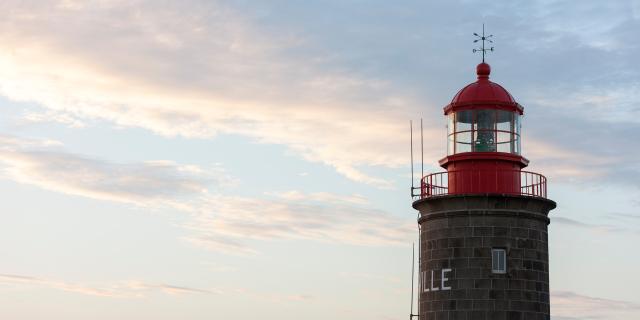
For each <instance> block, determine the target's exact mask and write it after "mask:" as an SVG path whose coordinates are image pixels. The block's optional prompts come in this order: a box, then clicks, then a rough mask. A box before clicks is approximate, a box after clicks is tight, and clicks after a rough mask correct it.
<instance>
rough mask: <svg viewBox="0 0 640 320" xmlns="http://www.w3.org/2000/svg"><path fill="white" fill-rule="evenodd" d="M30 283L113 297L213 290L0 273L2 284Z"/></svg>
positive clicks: (84, 293)
mask: <svg viewBox="0 0 640 320" xmlns="http://www.w3.org/2000/svg"><path fill="white" fill-rule="evenodd" d="M2 284H4V285H28V286H39V287H46V288H51V289H56V290H62V291H67V292H73V293H78V294H83V295H89V296H99V297H111V298H144V297H146V296H147V295H148V294H152V293H158V292H162V293H166V294H202V293H205V294H211V293H215V291H212V290H203V289H196V288H189V287H183V286H175V285H169V284H149V283H144V282H141V281H125V282H121V283H117V284H111V285H96V286H93V285H85V284H77V283H71V282H65V281H59V280H50V279H43V278H36V277H31V276H24V275H15V274H0V285H2Z"/></svg>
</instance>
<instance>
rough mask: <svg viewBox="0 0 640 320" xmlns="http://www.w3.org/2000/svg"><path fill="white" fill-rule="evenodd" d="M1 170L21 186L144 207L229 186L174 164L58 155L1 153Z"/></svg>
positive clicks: (213, 175)
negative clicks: (25, 185)
mask: <svg viewBox="0 0 640 320" xmlns="http://www.w3.org/2000/svg"><path fill="white" fill-rule="evenodd" d="M0 165H1V167H2V172H3V173H4V175H5V176H6V177H8V178H10V179H13V180H15V181H17V182H20V183H26V184H32V185H36V186H39V187H41V188H45V189H49V190H53V191H56V192H61V193H67V194H73V195H80V196H85V197H89V198H94V199H101V200H110V201H117V202H125V203H133V204H136V205H140V206H153V204H154V202H155V201H158V200H160V201H162V202H163V203H164V202H168V201H171V200H178V199H180V198H181V197H184V196H192V195H193V194H206V193H207V192H208V190H215V188H216V187H219V186H221V185H223V184H224V183H226V182H227V180H226V177H225V174H224V173H223V172H222V170H221V169H219V168H211V169H208V170H205V169H202V168H200V167H197V166H192V165H178V164H176V163H174V162H171V161H148V162H143V163H129V164H124V163H123V164H119V163H110V162H106V161H101V160H97V159H91V158H85V157H82V156H78V155H75V154H71V153H66V152H57V151H27V150H0ZM176 205H178V203H176Z"/></svg>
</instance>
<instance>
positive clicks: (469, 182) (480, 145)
mask: <svg viewBox="0 0 640 320" xmlns="http://www.w3.org/2000/svg"><path fill="white" fill-rule="evenodd" d="M490 73H491V67H489V65H488V64H486V63H481V64H479V65H478V67H477V75H478V80H477V81H476V82H474V83H471V84H469V85H467V86H466V87H464V88H463V89H462V90H460V91H459V92H458V93H457V94H456V95H455V96H454V97H453V100H452V101H451V103H450V104H449V105H447V106H446V107H445V108H444V113H445V115H447V116H448V117H449V125H448V127H449V130H448V131H449V133H448V140H449V145H448V152H447V154H448V155H447V156H446V157H444V158H443V159H442V160H440V161H439V162H440V166H442V167H443V168H444V169H446V170H447V172H439V173H433V174H429V175H426V176H424V177H423V178H422V179H421V185H420V194H419V195H416V196H419V197H420V198H428V197H433V196H439V195H460V194H484V193H494V194H512V195H523V196H532V197H543V198H546V196H547V179H546V178H545V177H544V176H543V175H541V174H538V173H533V172H527V171H522V169H523V168H525V167H526V166H527V165H528V164H529V160H527V159H526V158H524V157H523V156H521V155H520V153H521V150H520V135H521V132H520V116H521V115H522V114H523V112H524V109H523V107H522V106H521V105H520V104H518V103H517V102H516V101H515V99H514V98H513V96H511V94H509V92H508V91H507V90H505V89H504V88H503V87H502V86H500V85H499V84H496V83H493V82H491V81H489V74H490ZM469 110H470V111H469ZM416 189H417V188H416Z"/></svg>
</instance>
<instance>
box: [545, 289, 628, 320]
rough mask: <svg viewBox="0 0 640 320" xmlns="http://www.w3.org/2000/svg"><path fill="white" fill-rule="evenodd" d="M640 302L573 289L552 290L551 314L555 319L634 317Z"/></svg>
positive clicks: (576, 319)
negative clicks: (586, 294) (592, 294)
mask: <svg viewBox="0 0 640 320" xmlns="http://www.w3.org/2000/svg"><path fill="white" fill-rule="evenodd" d="M639 313H640V304H638V303H633V302H628V301H620V300H613V299H605V298H596V297H590V296H585V295H581V294H578V293H575V292H571V291H553V292H551V315H552V317H551V318H552V319H554V320H582V319H607V320H623V319H624V320H628V319H634V318H636V317H637V315H638V314H639Z"/></svg>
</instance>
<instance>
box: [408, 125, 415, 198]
mask: <svg viewBox="0 0 640 320" xmlns="http://www.w3.org/2000/svg"><path fill="white" fill-rule="evenodd" d="M409 130H410V131H411V133H410V135H409V136H410V137H411V138H410V139H411V197H412V198H413V190H414V189H415V187H414V186H413V121H412V120H409Z"/></svg>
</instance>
